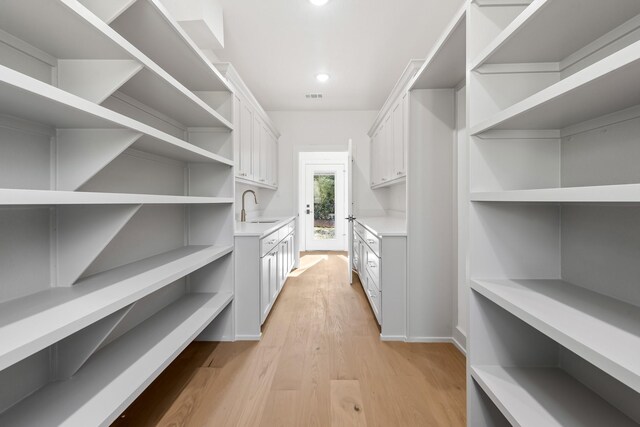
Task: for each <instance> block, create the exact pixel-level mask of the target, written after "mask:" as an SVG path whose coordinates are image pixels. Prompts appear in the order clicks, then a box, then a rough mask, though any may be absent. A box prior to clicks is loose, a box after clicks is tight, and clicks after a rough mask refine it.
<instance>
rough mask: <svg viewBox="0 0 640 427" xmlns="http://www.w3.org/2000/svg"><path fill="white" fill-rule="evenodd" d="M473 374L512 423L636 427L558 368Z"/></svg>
mask: <svg viewBox="0 0 640 427" xmlns="http://www.w3.org/2000/svg"><path fill="white" fill-rule="evenodd" d="M471 376H472V377H473V378H474V379H475V381H476V382H477V383H478V384H479V385H480V387H482V389H483V390H484V392H485V393H486V394H487V395H488V396H489V398H490V399H491V400H492V401H493V403H494V404H495V405H496V406H497V407H498V409H500V411H501V412H502V414H503V415H504V416H505V417H506V418H507V420H509V422H510V423H511V425H513V426H517V427H526V426H531V427H539V426H545V427H602V426H616V427H625V426H637V424H636V423H635V422H634V421H633V420H631V419H630V418H628V417H626V416H625V415H624V414H622V413H621V412H620V411H618V410H617V409H616V408H615V407H613V406H612V405H610V404H609V403H608V402H606V401H605V400H603V399H602V398H601V397H600V396H598V395H597V394H596V393H594V392H593V391H591V390H589V389H588V388H587V387H585V386H584V385H583V384H581V383H580V382H578V381H577V380H575V379H574V378H572V377H571V376H569V375H568V374H566V373H565V372H564V371H562V370H561V369H558V368H502V367H499V366H472V367H471Z"/></svg>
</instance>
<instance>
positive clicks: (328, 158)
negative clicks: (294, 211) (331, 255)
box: [297, 151, 350, 252]
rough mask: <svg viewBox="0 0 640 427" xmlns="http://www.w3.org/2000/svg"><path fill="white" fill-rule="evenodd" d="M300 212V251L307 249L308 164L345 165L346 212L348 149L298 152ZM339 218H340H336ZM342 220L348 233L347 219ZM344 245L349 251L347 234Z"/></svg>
mask: <svg viewBox="0 0 640 427" xmlns="http://www.w3.org/2000/svg"><path fill="white" fill-rule="evenodd" d="M298 156H299V158H298V180H297V182H298V213H299V218H300V236H299V244H300V246H299V247H300V251H301V252H302V251H306V250H307V247H306V245H307V244H306V230H305V226H304V224H305V217H306V205H305V200H304V199H305V190H306V189H305V185H304V179H305V173H306V169H307V165H337V164H339V165H344V171H345V175H344V178H345V179H343V182H344V206H345V213H346V211H347V204H348V197H349V194H348V193H349V192H348V188H347V182H346V177H347V173H348V171H349V167H350V165H349V164H348V163H349V162H348V152H347V151H322V152H319V151H303V152H300V153H299V154H298ZM336 220H338V218H336ZM339 220H340V221H344V222H345V225H344V227H343V230H344V231H345V233H347V229H348V228H347V225H346V222H347V221H346V220H345V219H344V218H340V219H339ZM343 246H344V247H343V248H342V249H340V250H341V251H347V250H348V248H347V236H346V234H345V239H344V245H343Z"/></svg>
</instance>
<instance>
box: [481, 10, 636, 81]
mask: <svg viewBox="0 0 640 427" xmlns="http://www.w3.org/2000/svg"><path fill="white" fill-rule="evenodd" d="M638 13H640V3H639V2H638V1H636V0H616V2H615V6H614V5H612V4H611V3H610V2H606V1H602V0H562V1H557V0H535V1H533V2H531V4H530V5H529V6H528V7H527V8H526V9H525V10H524V11H523V12H522V13H521V14H520V15H518V16H517V17H516V18H515V19H514V20H513V21H512V22H511V24H509V26H507V27H506V28H505V29H504V31H502V32H501V33H500V34H499V35H498V37H496V38H495V39H494V40H493V41H492V42H491V43H490V44H489V45H488V46H487V48H486V49H485V50H484V51H483V52H482V53H481V54H480V55H479V56H478V58H476V59H475V60H474V61H473V63H472V65H471V69H472V70H475V69H477V68H478V67H480V66H481V65H484V64H520V63H553V62H556V63H559V62H561V61H562V60H564V59H565V58H567V57H569V56H570V55H572V54H573V53H575V52H577V51H578V50H580V49H581V48H583V47H585V46H587V45H588V44H590V43H591V42H593V41H594V40H596V39H598V38H600V37H602V36H604V35H605V34H606V33H607V32H608V31H610V30H612V29H614V28H616V27H618V26H620V25H622V24H623V23H625V22H626V21H627V20H629V19H630V18H632V17H633V16H635V15H637V14H638ZM567 17H570V18H567ZM560 40H561V41H562V42H559V41H560Z"/></svg>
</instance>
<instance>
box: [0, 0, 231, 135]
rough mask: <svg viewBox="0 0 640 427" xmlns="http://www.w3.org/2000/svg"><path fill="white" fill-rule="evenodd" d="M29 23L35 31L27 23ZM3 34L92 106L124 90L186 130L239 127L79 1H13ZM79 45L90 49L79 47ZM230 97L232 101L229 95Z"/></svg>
mask: <svg viewBox="0 0 640 427" xmlns="http://www.w3.org/2000/svg"><path fill="white" fill-rule="evenodd" d="M33 10H39V11H41V12H40V13H38V14H33V13H32V11H33ZM45 12H46V13H45ZM27 21H29V22H30V25H29V26H24V25H22V24H21V23H23V22H27ZM0 29H2V30H3V31H4V32H6V33H8V34H10V35H11V36H12V37H13V38H17V39H19V40H21V41H22V43H25V44H27V45H28V46H30V49H32V50H33V49H35V50H37V51H39V52H40V56H41V57H44V58H46V59H48V60H49V62H50V63H51V64H50V66H51V67H52V68H55V69H56V74H57V82H55V81H50V83H57V84H58V85H59V86H61V87H62V88H63V89H65V90H67V91H69V92H73V93H76V94H78V95H80V96H82V97H84V98H86V99H89V100H90V101H93V102H96V103H102V102H103V101H105V100H106V99H107V98H109V97H110V96H112V95H114V94H115V95H114V96H116V97H118V94H117V93H116V91H118V93H122V94H124V95H125V96H126V97H127V99H128V98H132V99H135V100H136V101H139V102H140V103H142V104H143V105H144V106H146V107H149V108H150V109H151V112H152V113H153V112H160V113H161V114H162V115H164V116H166V117H170V118H172V119H174V120H176V121H177V122H179V123H180V124H181V125H183V126H186V127H223V128H226V129H232V128H233V125H232V124H231V122H230V121H229V120H228V119H227V118H225V117H223V115H222V114H220V113H219V112H218V111H216V110H215V109H214V108H213V107H211V106H210V105H208V104H207V103H206V102H205V101H203V100H202V99H201V98H199V97H197V96H196V95H195V94H194V93H193V92H191V91H190V90H189V89H187V88H186V87H184V86H183V85H182V83H180V82H178V81H177V80H176V79H175V78H174V77H173V76H172V75H170V74H169V73H167V72H166V71H165V70H163V69H162V68H160V66H158V65H157V64H156V63H155V62H153V61H152V60H151V59H149V58H148V57H147V56H146V55H144V54H143V53H142V52H141V51H140V50H138V48H137V47H135V46H134V45H132V44H131V43H130V42H129V41H127V40H126V39H125V38H123V37H122V36H121V35H120V34H118V33H117V32H116V31H115V30H113V29H112V28H111V27H109V26H108V25H107V24H106V23H105V22H103V21H102V20H101V19H100V18H98V17H97V16H95V15H94V14H93V13H92V12H91V11H89V10H88V9H87V8H86V7H84V6H83V5H82V4H81V3H79V2H77V1H76V0H55V1H44V0H28V1H24V2H8V4H7V5H5V7H4V8H3V15H2V18H0ZM61 29H62V30H61ZM78 40H83V43H82V44H84V46H82V47H79V45H80V43H78V42H77V41H78ZM20 48H22V49H26V48H25V47H23V46H20ZM107 71H109V72H107ZM213 73H214V71H211V74H212V75H213ZM225 93H226V96H227V97H229V96H230V93H229V91H228V90H226V91H225ZM125 101H126V99H125Z"/></svg>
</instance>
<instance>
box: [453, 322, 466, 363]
mask: <svg viewBox="0 0 640 427" xmlns="http://www.w3.org/2000/svg"><path fill="white" fill-rule="evenodd" d="M451 340H452V341H453V344H454V345H455V346H456V347H458V350H460V352H461V353H462V354H464V355H465V356H466V354H467V350H466V347H467V334H466V333H465V332H464V331H463V330H462V329H461V328H460V326H459V325H458V326H456V327H455V328H454V330H453V337H451Z"/></svg>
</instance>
